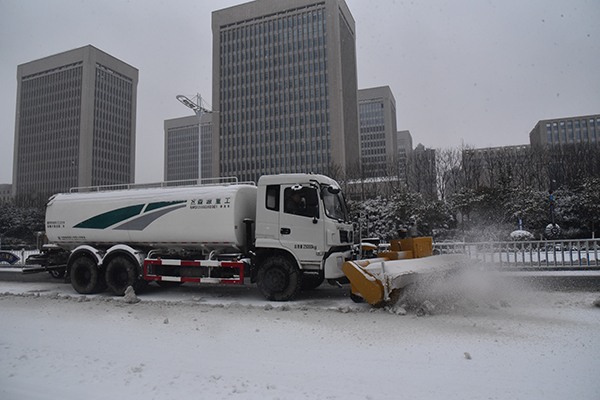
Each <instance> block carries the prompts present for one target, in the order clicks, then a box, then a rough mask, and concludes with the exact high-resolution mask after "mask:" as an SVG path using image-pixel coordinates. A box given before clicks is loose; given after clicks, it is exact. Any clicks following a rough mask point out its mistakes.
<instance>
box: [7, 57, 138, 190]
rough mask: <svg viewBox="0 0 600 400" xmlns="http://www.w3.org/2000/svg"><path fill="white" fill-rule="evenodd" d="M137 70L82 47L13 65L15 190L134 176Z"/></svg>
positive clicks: (127, 180) (65, 186)
mask: <svg viewBox="0 0 600 400" xmlns="http://www.w3.org/2000/svg"><path fill="white" fill-rule="evenodd" d="M137 83H138V70H137V69H136V68H134V67H132V66H130V65H128V64H126V63H124V62H122V61H120V60H118V59H116V58H115V57H113V56H111V55H109V54H107V53H105V52H103V51H101V50H98V49H97V48H95V47H93V46H89V45H88V46H85V47H81V48H78V49H74V50H70V51H67V52H64V53H60V54H56V55H52V56H49V57H46V58H42V59H39V60H35V61H31V62H28V63H25V64H21V65H19V66H18V67H17V107H16V109H17V112H16V123H15V148H14V167H13V194H14V195H15V196H16V197H17V199H23V198H31V199H38V200H39V199H41V198H44V197H47V196H48V195H50V194H53V193H56V192H62V191H67V190H69V189H70V188H71V187H74V186H95V185H110V184H121V183H131V182H133V181H134V179H135V119H136V98H137Z"/></svg>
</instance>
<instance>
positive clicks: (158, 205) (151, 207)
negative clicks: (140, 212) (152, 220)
mask: <svg viewBox="0 0 600 400" xmlns="http://www.w3.org/2000/svg"><path fill="white" fill-rule="evenodd" d="M181 203H187V200H177V201H158V202H156V203H150V204H148V207H146V209H145V210H144V212H145V213H147V212H148V211H152V210H157V209H159V208H163V207H168V206H172V205H174V204H181Z"/></svg>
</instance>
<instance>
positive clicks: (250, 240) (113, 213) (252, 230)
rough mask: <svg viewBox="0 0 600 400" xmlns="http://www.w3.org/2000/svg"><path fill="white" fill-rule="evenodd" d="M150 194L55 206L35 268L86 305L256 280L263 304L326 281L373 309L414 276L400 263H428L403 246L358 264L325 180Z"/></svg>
mask: <svg viewBox="0 0 600 400" xmlns="http://www.w3.org/2000/svg"><path fill="white" fill-rule="evenodd" d="M141 186H144V185H141ZM147 186H148V185H146V187H140V185H129V186H128V187H127V188H125V189H117V190H115V188H110V187H109V188H106V187H104V188H102V187H92V188H76V189H72V190H71V191H70V192H69V193H61V194H56V195H54V196H52V197H51V198H50V199H49V201H48V203H47V209H46V226H45V228H46V232H45V234H46V236H47V239H48V242H49V244H46V245H44V247H43V250H42V252H41V253H40V254H38V255H36V256H34V257H31V259H30V260H28V264H37V265H39V267H37V270H47V271H50V272H52V273H53V275H54V276H59V275H60V274H62V273H64V275H66V278H67V279H69V280H70V282H71V284H72V286H73V288H74V289H75V290H76V291H77V292H79V293H81V294H91V293H99V292H103V291H105V290H106V289H108V290H109V291H111V292H112V293H113V294H115V295H123V294H124V293H125V290H126V289H127V288H128V287H129V286H132V287H133V288H134V289H137V288H139V287H141V286H142V285H143V284H145V283H148V282H152V281H155V282H156V283H158V284H159V285H160V286H172V285H179V284H182V283H184V282H197V283H225V284H242V283H244V279H245V278H249V279H250V281H251V282H252V283H256V284H257V286H258V288H259V290H260V292H261V293H262V295H263V296H264V297H265V298H266V299H268V300H273V301H287V300H290V299H292V298H293V297H294V296H295V295H296V294H297V293H299V292H300V291H301V290H309V289H313V288H316V287H317V286H319V285H320V284H321V283H322V282H323V281H324V280H327V281H328V282H329V283H331V284H342V283H348V282H350V283H351V285H352V292H353V296H355V297H360V298H364V299H366V300H367V301H369V302H370V303H371V304H374V305H375V304H379V303H381V302H385V301H387V300H389V299H390V298H391V297H393V296H392V293H393V291H394V290H396V289H400V288H402V287H403V286H405V285H406V284H408V283H410V282H411V280H412V279H413V278H414V276H415V272H416V271H415V269H414V268H413V267H408V264H406V265H407V267H405V268H404V269H402V270H394V268H395V267H393V264H394V263H395V262H397V260H400V259H403V258H411V257H423V256H428V255H430V253H431V251H430V250H431V239H430V238H426V239H424V240H425V241H424V242H423V241H422V240H421V241H419V242H418V246H417V247H419V246H421V247H423V246H425V249H424V250H423V249H419V250H415V249H412V250H406V249H405V248H403V249H400V244H399V243H397V244H396V245H395V249H394V248H393V249H392V250H396V251H392V252H390V254H384V255H380V256H378V258H376V259H373V260H371V261H364V260H363V261H362V262H361V261H356V260H353V258H354V252H353V245H354V235H353V225H352V223H351V222H350V221H349V220H348V212H347V208H346V202H345V200H344V197H343V195H342V192H341V189H340V187H339V185H338V184H337V182H335V181H334V180H333V179H331V178H329V177H326V176H324V175H315V174H282V175H265V176H262V177H261V178H260V179H259V181H258V184H254V183H253V182H249V183H245V182H237V181H235V180H232V181H229V182H219V183H215V184H202V185H198V184H194V185H189V186H186V185H184V184H183V183H182V182H165V183H163V184H160V186H158V187H147ZM108 189H110V190H108ZM428 239H429V242H428V243H429V245H428V246H429V247H428V248H427V240H428ZM411 243H412V244H411ZM423 243H425V245H423ZM413 244H414V243H413V242H412V240H411V242H410V243H407V244H405V245H403V247H406V248H408V247H410V246H412V245H413ZM427 249H429V250H427ZM436 257H437V256H436ZM407 268H408V269H407ZM35 271H36V268H32V267H30V269H29V272H35ZM24 272H26V271H25V270H24ZM417 272H418V271H417Z"/></svg>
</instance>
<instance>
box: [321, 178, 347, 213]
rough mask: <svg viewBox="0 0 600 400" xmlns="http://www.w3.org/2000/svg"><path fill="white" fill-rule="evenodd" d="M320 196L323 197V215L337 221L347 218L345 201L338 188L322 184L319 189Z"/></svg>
mask: <svg viewBox="0 0 600 400" xmlns="http://www.w3.org/2000/svg"><path fill="white" fill-rule="evenodd" d="M321 197H322V198H323V205H324V207H325V215H327V216H328V217H329V218H332V219H336V220H338V221H347V220H348V214H347V211H346V201H345V200H344V197H343V196H342V192H341V191H340V190H339V189H337V188H334V187H332V186H323V187H322V189H321Z"/></svg>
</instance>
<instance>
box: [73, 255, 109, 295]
mask: <svg viewBox="0 0 600 400" xmlns="http://www.w3.org/2000/svg"><path fill="white" fill-rule="evenodd" d="M101 263H102V253H101V251H100V250H98V249H96V248H94V247H92V246H89V245H82V246H79V247H77V248H75V249H74V250H73V251H72V252H71V254H70V255H69V260H68V262H67V271H66V273H67V276H68V279H69V280H70V281H71V285H72V286H73V289H75V290H76V291H77V292H78V293H81V294H90V293H100V292H103V291H104V290H105V289H106V286H105V283H104V276H103V271H102V270H101Z"/></svg>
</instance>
